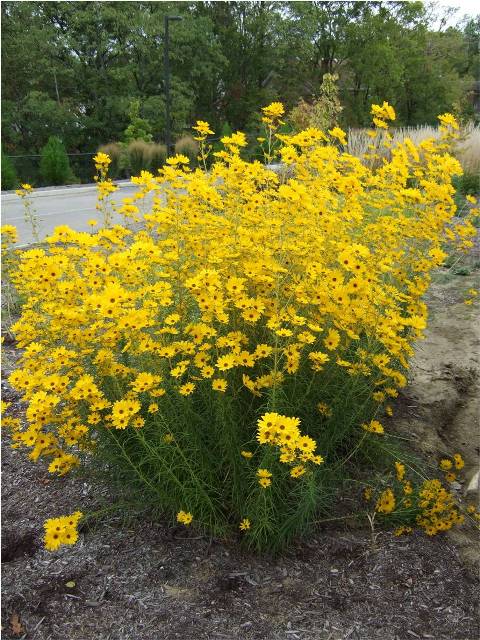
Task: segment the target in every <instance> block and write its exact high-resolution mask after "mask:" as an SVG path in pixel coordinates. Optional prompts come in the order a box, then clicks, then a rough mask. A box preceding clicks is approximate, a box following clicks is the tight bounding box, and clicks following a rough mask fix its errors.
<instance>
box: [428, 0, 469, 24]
mask: <svg viewBox="0 0 480 640" xmlns="http://www.w3.org/2000/svg"><path fill="white" fill-rule="evenodd" d="M433 4H435V5H438V6H439V8H441V9H443V8H446V7H456V8H458V11H457V12H456V13H455V14H454V15H453V16H452V17H451V18H450V19H449V20H448V21H447V26H453V25H455V24H456V23H457V22H458V21H459V20H460V19H461V18H463V16H464V15H468V16H469V17H470V18H474V17H475V16H477V15H479V14H480V3H479V1H478V0H440V1H439V2H434V3H433ZM439 13H441V12H439Z"/></svg>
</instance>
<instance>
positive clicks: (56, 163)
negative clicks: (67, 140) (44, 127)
mask: <svg viewBox="0 0 480 640" xmlns="http://www.w3.org/2000/svg"><path fill="white" fill-rule="evenodd" d="M40 173H41V175H42V177H43V179H44V180H45V182H46V183H47V184H48V185H59V184H67V183H68V182H70V181H72V179H73V177H74V176H73V174H72V170H71V169H70V162H69V160H68V156H67V152H66V150H65V146H64V144H63V142H62V141H61V140H60V138H58V137H57V136H51V137H50V138H49V139H48V142H47V144H46V145H45V146H44V147H43V149H42V151H41V158H40Z"/></svg>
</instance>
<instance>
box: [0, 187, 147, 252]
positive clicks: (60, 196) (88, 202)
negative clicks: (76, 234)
mask: <svg viewBox="0 0 480 640" xmlns="http://www.w3.org/2000/svg"><path fill="white" fill-rule="evenodd" d="M137 189H138V187H136V186H135V185H132V184H131V183H123V184H122V183H120V184H119V189H118V191H116V192H115V193H114V194H113V195H112V196H111V198H112V199H113V200H115V201H116V202H121V200H122V199H123V198H126V197H128V196H131V195H132V194H134V193H135V192H136V191H137ZM31 199H32V202H33V209H34V211H35V215H36V216H37V218H38V220H39V226H40V238H41V239H43V238H44V237H45V236H47V235H49V234H50V233H51V232H52V231H53V230H54V229H55V227H58V226H59V225H64V224H66V225H68V226H70V227H72V229H75V230H76V231H89V230H90V229H91V227H90V226H89V225H88V220H91V219H94V220H98V223H99V224H101V218H100V217H99V214H98V212H97V211H96V210H95V204H96V188H95V185H88V186H87V185H86V186H84V187H69V188H58V189H45V190H38V191H34V192H33V193H32V195H31ZM1 201H2V224H12V225H14V226H15V227H17V231H18V238H19V242H18V244H19V245H20V246H21V245H26V244H30V243H32V242H33V241H34V239H33V236H32V230H31V228H30V225H29V224H28V223H27V222H26V221H25V217H24V207H23V204H22V201H21V199H20V198H19V196H17V195H16V194H12V193H8V194H2V196H1ZM113 222H114V223H117V222H118V223H123V222H124V218H123V217H121V216H115V217H114V219H113Z"/></svg>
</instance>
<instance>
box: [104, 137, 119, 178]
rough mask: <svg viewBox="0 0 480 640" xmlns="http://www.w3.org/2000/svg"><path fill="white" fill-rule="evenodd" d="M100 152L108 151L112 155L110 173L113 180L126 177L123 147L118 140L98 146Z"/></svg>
mask: <svg viewBox="0 0 480 640" xmlns="http://www.w3.org/2000/svg"><path fill="white" fill-rule="evenodd" d="M98 152H99V153H106V154H107V155H108V156H109V157H110V160H111V161H112V162H111V163H110V165H109V168H108V173H109V175H110V177H111V178H112V179H113V180H115V179H117V178H122V177H124V176H123V173H122V166H121V156H122V152H123V149H122V147H121V145H120V144H119V143H118V142H109V143H108V144H102V146H101V147H99V148H98Z"/></svg>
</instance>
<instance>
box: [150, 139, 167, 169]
mask: <svg viewBox="0 0 480 640" xmlns="http://www.w3.org/2000/svg"><path fill="white" fill-rule="evenodd" d="M149 156H150V157H149V168H150V171H151V172H152V173H153V174H154V175H156V174H157V173H158V169H160V168H161V167H163V165H164V164H165V160H166V159H167V147H166V146H165V145H164V144H158V143H155V142H153V143H152V144H151V145H150V149H149Z"/></svg>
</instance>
